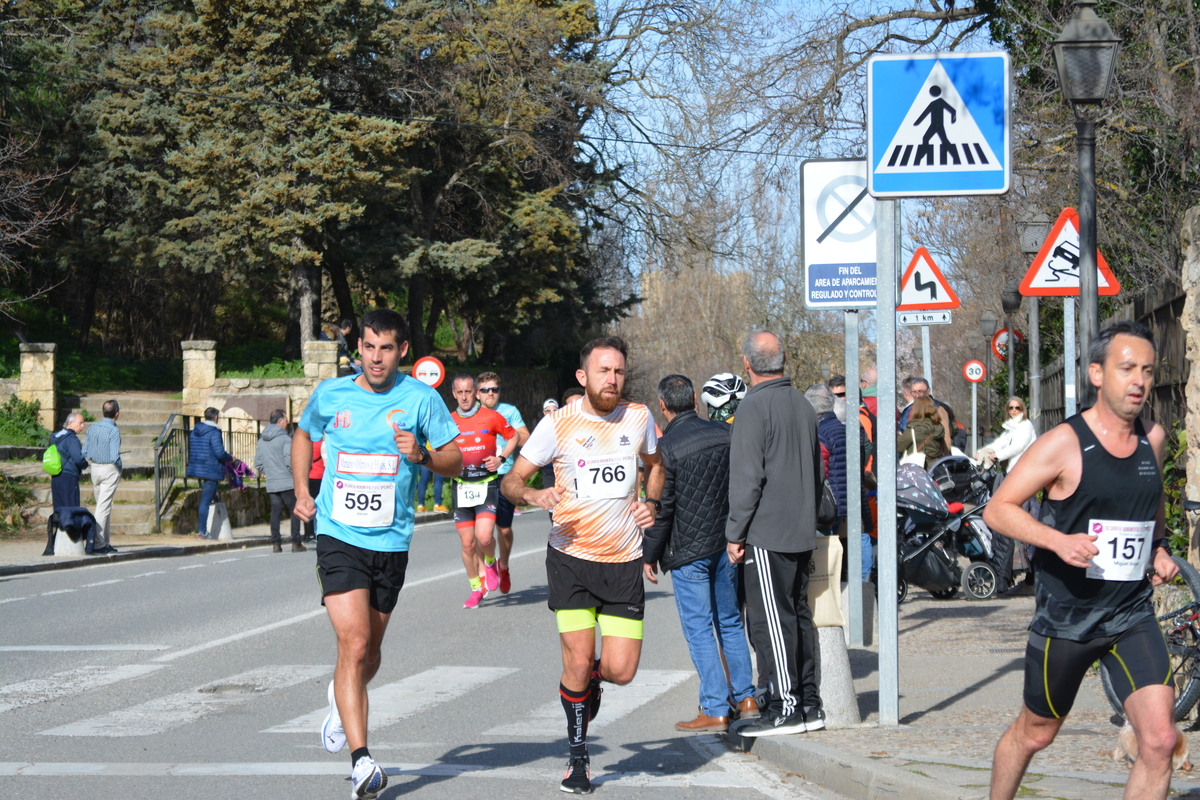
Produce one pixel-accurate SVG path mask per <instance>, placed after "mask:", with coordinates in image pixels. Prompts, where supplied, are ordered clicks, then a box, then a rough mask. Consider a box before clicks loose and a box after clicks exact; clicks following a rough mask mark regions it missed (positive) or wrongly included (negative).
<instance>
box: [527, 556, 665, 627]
mask: <svg viewBox="0 0 1200 800" xmlns="http://www.w3.org/2000/svg"><path fill="white" fill-rule="evenodd" d="M546 581H547V583H548V584H549V589H550V592H549V594H550V599H549V602H548V603H547V605H549V606H550V610H551V611H565V610H567V609H575V608H594V609H596V613H597V614H603V615H606V616H609V617H624V618H626V619H642V617H644V616H645V613H646V587H645V584H643V583H642V560H641V559H640V558H639V559H638V560H636V561H626V562H625V563H624V564H609V563H605V562H601V561H586V560H584V559H582V558H576V557H575V556H569V555H567V554H566V553H562V552H559V551H558V550H555V549H554V548H553V547H548V548H546Z"/></svg>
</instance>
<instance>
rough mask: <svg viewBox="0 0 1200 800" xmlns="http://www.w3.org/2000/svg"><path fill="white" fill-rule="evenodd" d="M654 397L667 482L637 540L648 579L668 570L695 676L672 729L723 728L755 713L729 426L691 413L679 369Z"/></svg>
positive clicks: (691, 400)
mask: <svg viewBox="0 0 1200 800" xmlns="http://www.w3.org/2000/svg"><path fill="white" fill-rule="evenodd" d="M658 403H659V409H660V410H661V411H662V414H663V416H664V417H665V418H666V420H667V426H666V429H665V430H664V431H663V436H662V438H661V439H659V442H658V448H659V449H658V452H659V453H660V455H661V456H662V464H663V469H664V471H665V473H666V482H665V484H664V486H663V493H662V510H661V511H659V512H658V516H657V518H656V519H655V521H654V527H652V528H650V529H649V530H647V531H646V532H645V537H644V540H643V543H642V554H643V559H644V560H645V565H644V569H645V572H646V577H647V578H648V579H649V580H650V581H651V582H653V583H658V578H657V577H655V576H656V575H657V569H658V568H659V567H661V568H662V569H663V570H664V571H666V570H671V573H672V575H671V582H672V585H673V586H674V589H675V604H676V606H677V607H678V608H679V621H680V623H681V624H682V625H683V635H684V638H685V639H687V643H688V651H689V652H690V653H691V656H692V663H693V664H695V665H696V672H697V673H699V675H700V713H699V714H698V715H697V716H696V718H695V719H693V720H691V721H689V722H678V723H676V724H675V728H676V729H677V730H681V731H723V730H727V729H728V728H729V720H730V717H731V716H736V715H741V716H743V717H756V716H758V706H757V705H756V704H755V702H754V674H753V672H752V669H751V666H750V650H749V648H748V647H747V645H746V634H745V631H744V629H743V628H742V617H741V609H740V608H739V606H738V599H737V566H736V565H735V564H733V563H732V562H730V560H729V558H728V556H727V555H726V554H725V547H726V542H725V523H726V519H727V518H728V516H729V441H730V427H729V425H727V424H726V423H723V422H710V421H709V420H705V419H700V417H699V416H697V415H696V392H695V390H694V389H693V387H692V382H691V381H690V380H688V379H687V378H685V377H684V376H683V375H668V376H667V377H665V378H663V379H662V381H660V382H659V384H658ZM718 640H719V641H720V650H718V648H717V642H718ZM722 651H723V652H724V653H725V662H726V664H728V666H729V680H728V682H727V681H726V679H725V671H724V669H723V668H722V666H721V652H722Z"/></svg>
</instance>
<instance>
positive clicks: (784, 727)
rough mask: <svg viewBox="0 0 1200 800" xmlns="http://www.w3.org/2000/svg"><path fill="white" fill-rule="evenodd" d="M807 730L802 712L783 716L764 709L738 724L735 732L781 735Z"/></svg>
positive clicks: (744, 734) (740, 733)
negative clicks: (743, 722)
mask: <svg viewBox="0 0 1200 800" xmlns="http://www.w3.org/2000/svg"><path fill="white" fill-rule="evenodd" d="M806 730H808V728H807V727H805V724H804V712H803V711H797V712H796V713H794V714H792V715H791V716H787V717H785V716H783V715H781V714H779V713H777V712H774V711H766V712H764V713H763V714H762V716H759V717H756V718H754V719H752V720H750V721H749V722H747V723H746V724H745V725H739V726H738V728H737V730H736V731H735V733H737V735H738V736H749V737H754V736H782V735H784V734H787V733H804V732H805V731H806Z"/></svg>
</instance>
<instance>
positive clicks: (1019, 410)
mask: <svg viewBox="0 0 1200 800" xmlns="http://www.w3.org/2000/svg"><path fill="white" fill-rule="evenodd" d="M1006 409H1007V411H1008V420H1007V421H1006V422H1005V423H1004V426H1003V427H1004V433H1002V434H1000V436H999V437H998V438H997V439H996V441H994V442H991V443H989V444H986V445H984V446H983V448H982V449H980V451H979V452H978V453H976V454H975V460H976V461H983V462H984V463H985V465H987V466H991V464H992V463H993V462H997V461H1007V462H1008V469H1007V470H1006V471H1008V472H1012V468H1013V467H1014V466H1016V464H1017V459H1018V458H1020V457H1021V454H1022V453H1024V452H1025V451H1026V450H1028V449H1029V446H1030V445H1031V444H1033V440H1034V439H1036V438H1037V431H1036V430H1034V428H1033V423H1032V422H1030V421H1029V419H1028V418H1027V415H1026V413H1025V402H1024V401H1023V400H1021V398H1019V397H1010V398H1008V405H1007V406H1006Z"/></svg>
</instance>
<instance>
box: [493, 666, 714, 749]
mask: <svg viewBox="0 0 1200 800" xmlns="http://www.w3.org/2000/svg"><path fill="white" fill-rule="evenodd" d="M693 674H694V673H692V672H690V671H686V670H670V669H644V670H641V671H640V672H638V674H637V677H636V678H634V679H633V682H632V683H630V684H627V685H625V686H613V685H612V684H608V685H606V686H605V687H604V703H603V705H601V707H600V716H598V717H596V719H594V720H592V721H591V722H590V723H588V731H597V730H600V729H601V728H604V727H605V726H607V725H610V724H612V723H613V722H615V721H616V720H618V719H620V718H621V717H624V716H625V715H626V714H629V713H631V712H633V711H634V710H636V709H638V708H640V707H642V706H644V705H645V704H646V703H649V702H650V701H651V700H653V699H654V698H656V697H658V696H659V695H660V694H663V693H664V692H668V691H670V690H671V689H673V688H674V687H675V686H677V685H678V684H680V683H683V682H684V681H685V680H687V679H688V678H690V677H692V675H693ZM565 724H566V723H565V722H563V710H562V703H561V702H560V701H559V700H554V701H552V702H549V703H546V704H545V705H543V706H538V707H537V708H535V709H534V710H533V711H531V712H530V713H529V715H528V716H526V718H525V719H523V720H521V721H520V722H512V723H509V724H507V725H499V726H497V727H495V728H492V729H491V730H487V731H484V732H483V735H484V736H529V737H535V738H539V739H542V738H545V737H547V736H552V737H561V735H562V733H563V730H564V727H563V726H564V725H565Z"/></svg>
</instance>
